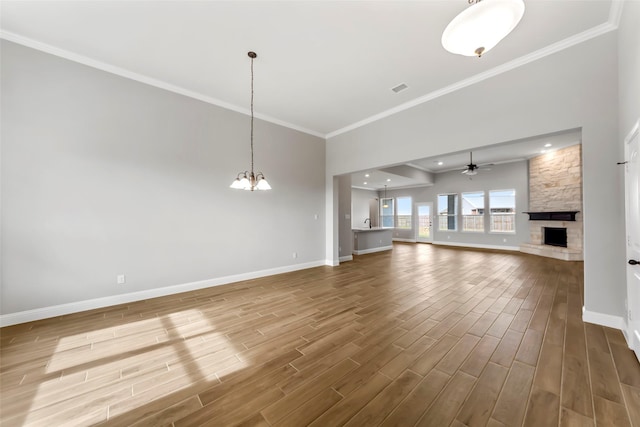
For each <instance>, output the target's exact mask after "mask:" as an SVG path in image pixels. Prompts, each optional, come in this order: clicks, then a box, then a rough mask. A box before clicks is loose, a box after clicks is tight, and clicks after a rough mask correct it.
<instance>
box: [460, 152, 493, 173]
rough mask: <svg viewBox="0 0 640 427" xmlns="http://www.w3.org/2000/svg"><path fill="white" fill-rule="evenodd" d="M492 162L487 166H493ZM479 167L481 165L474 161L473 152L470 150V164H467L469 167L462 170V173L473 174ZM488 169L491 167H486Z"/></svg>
mask: <svg viewBox="0 0 640 427" xmlns="http://www.w3.org/2000/svg"><path fill="white" fill-rule="evenodd" d="M492 164H493V163H488V164H487V165H486V166H491V165H492ZM483 166H485V165H483ZM478 169H480V166H478V165H476V164H475V163H473V152H471V151H469V164H468V165H467V168H466V169H465V170H463V171H462V173H463V174H464V175H467V176H473V175H476V174H477V173H478ZM486 170H490V169H486Z"/></svg>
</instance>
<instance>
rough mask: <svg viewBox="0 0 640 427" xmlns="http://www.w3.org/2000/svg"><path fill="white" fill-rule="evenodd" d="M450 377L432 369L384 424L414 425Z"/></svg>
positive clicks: (399, 426)
mask: <svg viewBox="0 0 640 427" xmlns="http://www.w3.org/2000/svg"><path fill="white" fill-rule="evenodd" d="M450 378H451V377H450V376H449V375H447V374H445V373H443V372H440V371H438V370H433V371H431V372H430V373H429V375H427V376H426V377H424V379H423V380H422V381H421V382H420V384H418V385H417V386H416V388H415V389H414V390H413V391H412V392H411V393H410V394H409V396H407V398H406V399H404V400H403V401H402V403H400V404H399V405H398V406H397V407H396V409H395V410H394V411H393V412H392V413H391V414H390V415H389V416H388V417H387V418H386V419H385V420H384V421H383V422H382V426H384V427H391V426H396V427H402V426H408V425H414V424H415V423H416V421H418V419H420V417H421V416H422V414H423V413H424V412H425V411H426V409H427V408H428V407H429V406H431V404H432V403H433V401H434V400H435V399H436V397H437V396H438V394H439V393H440V392H441V391H442V389H443V388H444V386H445V384H447V383H448V382H449V379H450Z"/></svg>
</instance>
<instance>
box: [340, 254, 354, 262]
mask: <svg viewBox="0 0 640 427" xmlns="http://www.w3.org/2000/svg"><path fill="white" fill-rule="evenodd" d="M347 261H353V255H345V256H341V257H340V262H347Z"/></svg>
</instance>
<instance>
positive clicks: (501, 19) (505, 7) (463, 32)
mask: <svg viewBox="0 0 640 427" xmlns="http://www.w3.org/2000/svg"><path fill="white" fill-rule="evenodd" d="M468 2H469V3H470V4H471V6H469V7H468V8H467V9H465V10H463V11H462V12H461V13H460V14H458V15H457V16H456V17H455V18H453V20H452V21H451V22H450V23H449V25H447V28H445V30H444V32H443V33H442V46H443V47H444V48H445V49H446V50H448V51H449V52H451V53H455V54H458V55H464V56H477V57H481V56H482V55H483V54H485V53H487V52H488V51H490V50H491V49H492V48H493V47H495V46H496V45H497V44H498V43H499V42H500V40H502V39H503V38H505V37H506V36H507V35H508V34H509V33H510V32H511V31H513V29H514V28H515V27H516V26H517V25H518V23H519V22H520V20H521V19H522V15H524V1H523V0H482V1H481V0H468Z"/></svg>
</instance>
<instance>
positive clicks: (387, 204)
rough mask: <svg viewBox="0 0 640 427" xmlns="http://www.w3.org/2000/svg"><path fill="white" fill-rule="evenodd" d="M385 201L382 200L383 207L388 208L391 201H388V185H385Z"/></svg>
mask: <svg viewBox="0 0 640 427" xmlns="http://www.w3.org/2000/svg"><path fill="white" fill-rule="evenodd" d="M382 200H384V202H382V207H383V208H385V209H387V208H388V207H389V203H387V186H386V185H385V186H384V199H382Z"/></svg>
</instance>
